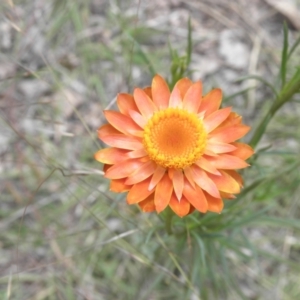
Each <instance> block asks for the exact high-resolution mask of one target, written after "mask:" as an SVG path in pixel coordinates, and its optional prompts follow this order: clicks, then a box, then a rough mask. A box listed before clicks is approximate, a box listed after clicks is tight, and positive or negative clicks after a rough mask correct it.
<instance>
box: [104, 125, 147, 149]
mask: <svg viewBox="0 0 300 300" xmlns="http://www.w3.org/2000/svg"><path fill="white" fill-rule="evenodd" d="M98 137H99V139H101V140H102V141H103V142H104V143H106V144H107V145H109V146H111V147H116V148H121V149H128V150H137V149H141V148H143V147H144V146H143V143H142V141H141V139H140V138H138V137H131V136H127V135H125V134H123V133H121V132H119V131H118V130H116V129H115V128H114V127H112V126H111V125H110V124H106V125H103V126H102V127H100V128H99V129H98Z"/></svg>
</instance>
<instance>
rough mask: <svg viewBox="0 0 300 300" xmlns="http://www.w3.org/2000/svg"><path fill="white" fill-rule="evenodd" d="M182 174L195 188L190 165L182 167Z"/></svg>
mask: <svg viewBox="0 0 300 300" xmlns="http://www.w3.org/2000/svg"><path fill="white" fill-rule="evenodd" d="M184 176H185V178H186V179H187V180H188V181H189V183H190V185H191V186H192V187H193V188H195V181H194V177H193V171H192V170H191V168H190V167H187V168H185V169H184Z"/></svg>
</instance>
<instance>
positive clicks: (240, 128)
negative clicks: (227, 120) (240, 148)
mask: <svg viewBox="0 0 300 300" xmlns="http://www.w3.org/2000/svg"><path fill="white" fill-rule="evenodd" d="M249 130H250V127H249V126H246V125H243V124H240V125H235V126H232V127H228V128H217V129H216V130H214V131H213V132H211V133H210V138H209V141H218V142H222V143H232V142H234V141H236V140H238V139H240V138H241V137H243V136H244V135H245V134H247V133H248V131H249Z"/></svg>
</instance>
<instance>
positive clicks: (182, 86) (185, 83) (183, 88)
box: [176, 77, 193, 99]
mask: <svg viewBox="0 0 300 300" xmlns="http://www.w3.org/2000/svg"><path fill="white" fill-rule="evenodd" d="M192 84H193V82H192V81H191V80H190V79H189V78H187V77H185V78H181V79H180V80H178V82H177V84H176V85H177V87H178V89H179V91H180V95H181V99H183V98H184V96H185V94H186V92H187V91H188V89H189V88H190V86H191V85H192Z"/></svg>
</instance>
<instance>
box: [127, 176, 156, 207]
mask: <svg viewBox="0 0 300 300" xmlns="http://www.w3.org/2000/svg"><path fill="white" fill-rule="evenodd" d="M149 183H150V178H147V179H145V180H144V181H141V182H139V183H136V184H135V185H133V186H132V188H131V189H130V190H129V192H128V194H127V199H126V200H127V203H128V204H135V203H138V202H141V201H143V200H145V199H146V198H147V197H148V196H150V195H151V194H153V189H152V190H150V191H149V189H148V187H149Z"/></svg>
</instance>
